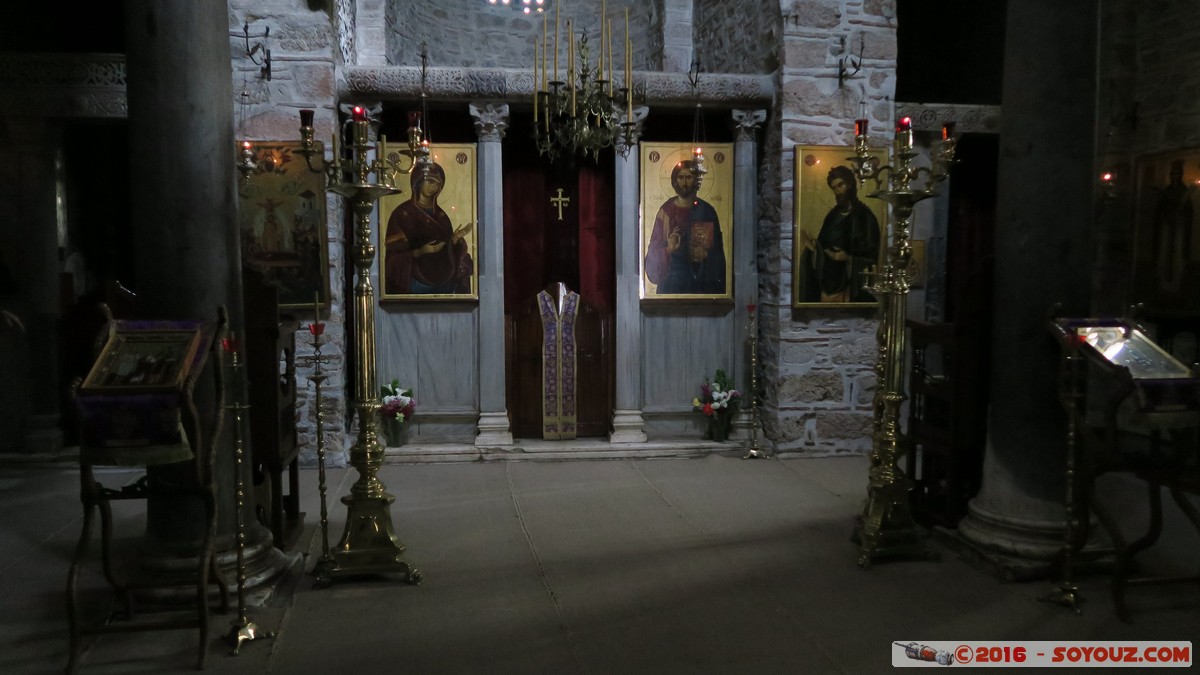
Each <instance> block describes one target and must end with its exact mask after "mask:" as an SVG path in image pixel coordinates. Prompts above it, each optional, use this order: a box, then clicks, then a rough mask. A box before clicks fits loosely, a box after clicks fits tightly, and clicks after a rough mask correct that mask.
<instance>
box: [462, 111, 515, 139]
mask: <svg viewBox="0 0 1200 675" xmlns="http://www.w3.org/2000/svg"><path fill="white" fill-rule="evenodd" d="M468 107H469V109H470V111H471V117H472V118H474V120H475V133H477V134H479V142H480V143H499V142H500V141H501V139H503V138H504V132H505V130H507V129H508V104H507V103H491V102H486V103H482V102H481V103H471V104H469V106H468Z"/></svg>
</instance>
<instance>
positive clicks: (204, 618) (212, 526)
mask: <svg viewBox="0 0 1200 675" xmlns="http://www.w3.org/2000/svg"><path fill="white" fill-rule="evenodd" d="M204 507H205V514H206V515H207V516H208V527H207V528H206V529H205V531H204V541H203V543H202V544H201V546H200V551H199V552H198V554H197V557H198V558H199V561H198V563H197V564H198V565H199V569H198V570H197V574H198V577H197V579H196V603H197V611H198V612H199V617H198V619H199V623H200V645H199V652H198V653H197V655H196V669H197V670H204V663H205V660H206V658H207V657H208V572H209V570H210V569H211V570H216V566H217V560H216V554H215V552H214V551H213V548H214V543H213V540H214V539H215V538H216V530H217V499H216V495H215V494H214V493H213V490H212V489H209V490H207V491H205V493H204ZM217 581H218V583H219V585H220V586H221V590H222V593H221V601H222V604H223V606H225V607H228V605H229V592H228V590H227V589H226V588H225V585H224V580H223V579H221V577H220V574H219V573H218V575H217Z"/></svg>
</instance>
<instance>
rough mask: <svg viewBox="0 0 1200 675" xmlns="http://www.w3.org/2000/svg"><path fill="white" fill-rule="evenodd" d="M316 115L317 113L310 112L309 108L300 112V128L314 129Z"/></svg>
mask: <svg viewBox="0 0 1200 675" xmlns="http://www.w3.org/2000/svg"><path fill="white" fill-rule="evenodd" d="M314 113H315V111H313V110H309V109H308V108H304V109H302V110H301V111H300V126H301V127H312V125H313V114H314Z"/></svg>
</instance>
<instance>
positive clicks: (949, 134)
mask: <svg viewBox="0 0 1200 675" xmlns="http://www.w3.org/2000/svg"><path fill="white" fill-rule="evenodd" d="M951 138H954V122H942V140H943V141H948V140H950V139H951Z"/></svg>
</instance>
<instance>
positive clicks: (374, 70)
mask: <svg viewBox="0 0 1200 675" xmlns="http://www.w3.org/2000/svg"><path fill="white" fill-rule="evenodd" d="M633 80H634V99H635V101H636V102H638V103H643V102H644V103H649V104H656V105H663V104H668V105H669V104H690V103H694V102H695V101H696V98H697V97H699V99H700V101H701V102H702V103H706V104H716V105H763V104H767V103H770V101H771V99H772V97H773V95H774V85H773V83H772V79H771V76H770V75H733V74H721V73H705V74H704V75H702V76H701V78H700V85H699V87H698V88H697V91H696V93H695V94H693V92H692V87H691V84H689V83H688V79H687V76H686V75H683V74H680V73H659V72H642V73H634V77H633ZM533 89H534V76H533V73H532V71H528V70H516V69H512V68H468V69H462V68H428V69H427V70H426V76H425V93H426V95H427V96H429V97H430V98H435V99H441V100H471V99H496V100H514V101H515V100H520V99H525V98H529V97H531V96H532V95H533ZM420 94H421V69H420V68H419V67H415V66H350V67H347V68H344V69H343V70H342V71H341V72H340V73H339V82H338V95H339V96H341V97H343V98H355V99H357V98H370V99H383V100H387V99H397V98H416V97H418V96H420Z"/></svg>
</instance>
